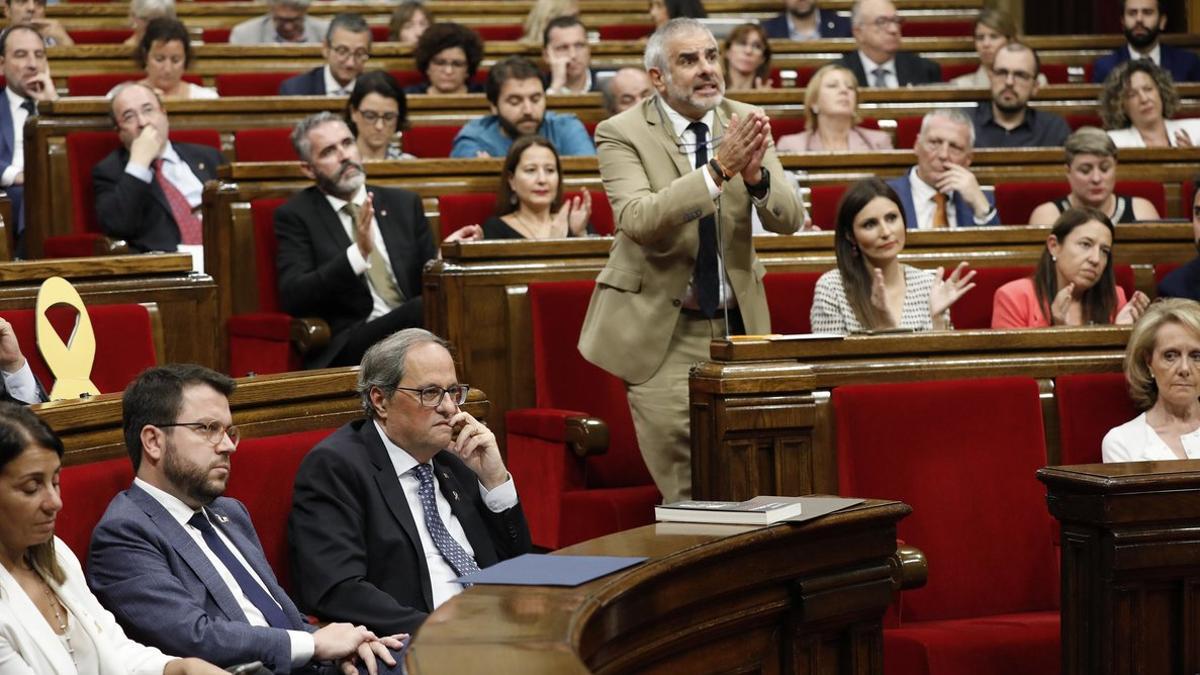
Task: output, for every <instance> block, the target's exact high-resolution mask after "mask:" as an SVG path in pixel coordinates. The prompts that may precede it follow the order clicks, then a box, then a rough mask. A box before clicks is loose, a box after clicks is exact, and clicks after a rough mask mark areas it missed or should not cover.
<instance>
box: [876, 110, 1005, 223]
mask: <svg viewBox="0 0 1200 675" xmlns="http://www.w3.org/2000/svg"><path fill="white" fill-rule="evenodd" d="M974 145H975V127H974V126H973V125H972V124H971V119H970V118H969V117H967V116H966V115H964V114H963V113H962V112H959V111H958V110H954V109H947V108H940V109H938V110H934V111H932V112H929V113H926V114H925V118H924V119H922V120H921V132H920V133H919V134H917V142H916V143H915V144H914V145H913V151H914V152H915V153H916V154H917V165H916V166H914V167H913V168H912V169H910V170H909V172H908V173H907V174H906V175H904V176H901V177H900V178H894V179H892V180H890V181H888V185H891V186H892V188H893V189H894V190H895V191H896V194H898V195H899V196H900V202H901V204H900V206H902V207H903V208H904V223H905V226H906V227H908V228H909V229H922V230H924V229H932V228H948V227H971V226H975V225H999V224H1000V220H999V218H998V217H997V215H996V207H995V205H994V204H993V203H992V196H991V195H989V194H987V193H985V192H984V191H983V188H981V187H979V181H978V180H977V179H976V178H975V174H973V173H971V171H970V169H969V167H970V166H971V153H972V149H973V148H974Z"/></svg>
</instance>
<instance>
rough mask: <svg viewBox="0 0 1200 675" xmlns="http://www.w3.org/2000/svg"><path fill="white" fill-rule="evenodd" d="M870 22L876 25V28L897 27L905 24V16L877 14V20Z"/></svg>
mask: <svg viewBox="0 0 1200 675" xmlns="http://www.w3.org/2000/svg"><path fill="white" fill-rule="evenodd" d="M870 23H871V25H872V26H875V27H876V28H887V27H888V26H895V27H896V28H899V27H900V26H901V25H903V24H904V17H900V16H877V17H875V20H874V21H872V22H870Z"/></svg>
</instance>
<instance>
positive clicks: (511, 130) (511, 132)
mask: <svg viewBox="0 0 1200 675" xmlns="http://www.w3.org/2000/svg"><path fill="white" fill-rule="evenodd" d="M496 119H497V120H499V121H500V128H501V129H503V130H504V134H505V135H506V136H508V137H509V138H511V139H513V140H514V141H515V140H517V139H518V138H520V137H522V136H527V135H528V134H526V133H525V132H523V131H521V130H520V129H518V128H517V125H515V124H513V123H512V122H509V121H508V120H507V119H505V118H504V117H502V116H501V115H496ZM541 126H542V125H541V124H540V123H539V124H538V127H539V128H540V127H541ZM533 133H537V132H536V131H534V132H533Z"/></svg>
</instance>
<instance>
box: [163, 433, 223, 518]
mask: <svg viewBox="0 0 1200 675" xmlns="http://www.w3.org/2000/svg"><path fill="white" fill-rule="evenodd" d="M209 468H211V467H208V468H204V469H201V468H199V467H197V466H187V465H185V464H184V463H183V462H181V461H179V453H178V452H177V451H176V450H175V446H174V444H172V443H168V444H167V451H166V453H165V454H164V456H163V473H164V474H166V477H167V480H169V481H171V483H172V484H173V485H175V487H177V488H179V490H180V491H181V492H183V493H184V494H185V495H187V496H188V497H191V498H192V499H193V500H195V501H196V502H198V503H200V504H210V503H212V500H214V499H216V498H217V497H220V496H221V495H223V494H225V485H224V484H217V483H215V482H214V481H210V480H209V479H208V471H209Z"/></svg>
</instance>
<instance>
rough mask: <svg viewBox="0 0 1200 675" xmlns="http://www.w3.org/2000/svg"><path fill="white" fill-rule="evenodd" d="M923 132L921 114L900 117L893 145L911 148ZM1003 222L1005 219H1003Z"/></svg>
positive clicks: (906, 148) (899, 147)
mask: <svg viewBox="0 0 1200 675" xmlns="http://www.w3.org/2000/svg"><path fill="white" fill-rule="evenodd" d="M920 133H921V116H920V115H917V116H915V117H900V118H897V119H896V142H895V144H894V145H893V147H894V148H896V149H897V150H909V149H911V148H912V147H913V146H914V145H916V142H917V135H918V134H920ZM1002 222H1003V221H1002Z"/></svg>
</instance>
